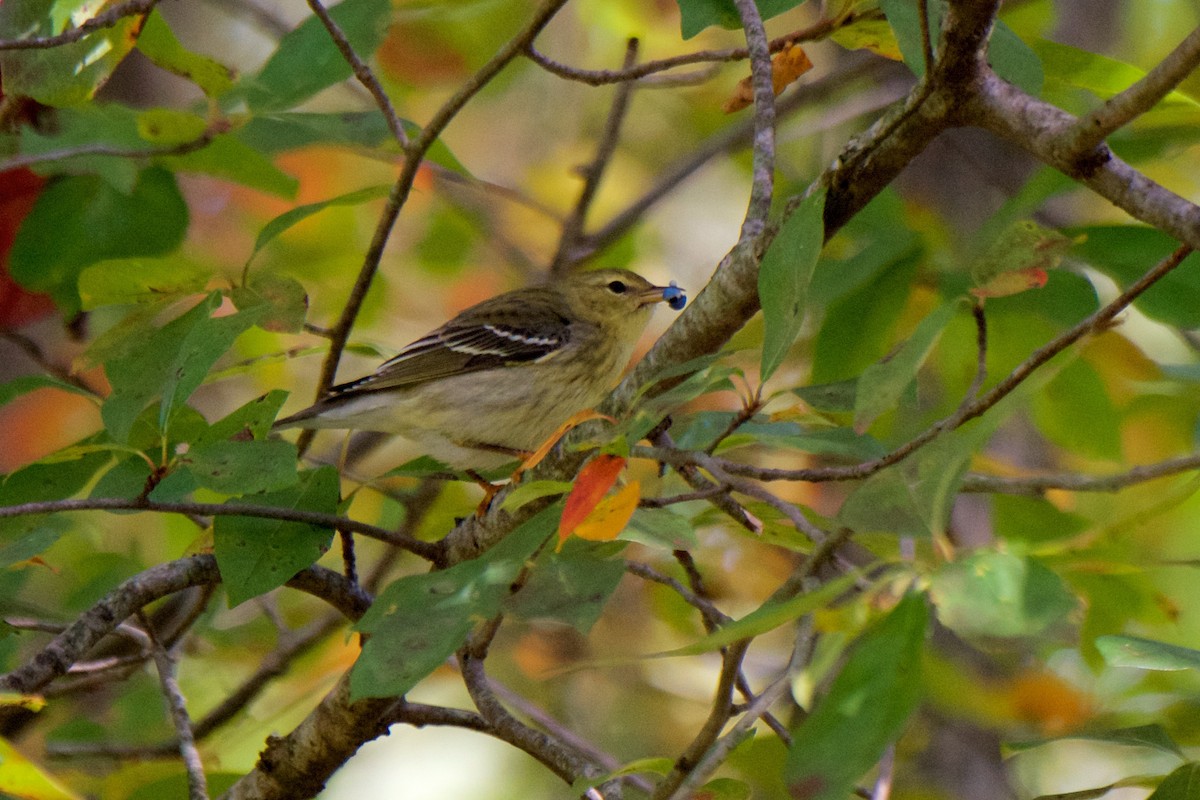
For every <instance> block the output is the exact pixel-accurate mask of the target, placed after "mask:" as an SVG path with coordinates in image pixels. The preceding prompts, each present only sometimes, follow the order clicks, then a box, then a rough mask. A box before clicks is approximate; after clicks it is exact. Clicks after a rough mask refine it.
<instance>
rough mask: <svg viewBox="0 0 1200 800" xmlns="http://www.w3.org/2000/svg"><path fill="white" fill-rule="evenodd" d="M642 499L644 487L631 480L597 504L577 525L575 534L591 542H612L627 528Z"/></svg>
mask: <svg viewBox="0 0 1200 800" xmlns="http://www.w3.org/2000/svg"><path fill="white" fill-rule="evenodd" d="M641 499H642V487H641V486H639V485H638V482H637V481H630V482H629V483H628V484H626V485H625V486H622V487H621V488H620V489H619V490H617V493H616V494H612V495H609V496H608V497H606V498H604V499H603V500H601V501H600V502H599V503H597V504H596V507H595V508H594V509H592V513H591V514H588V516H587V519H585V520H584V521H583V522H581V523H579V524H578V525H576V526H575V535H576V536H578V537H579V538H580V539H587V540H588V541H591V542H611V541H612V540H613V539H616V538H617V536H619V535H620V534H621V531H623V530H625V526H626V525H628V524H629V518H630V517H632V516H633V512H634V511H636V510H637V507H638V501H639V500H641Z"/></svg>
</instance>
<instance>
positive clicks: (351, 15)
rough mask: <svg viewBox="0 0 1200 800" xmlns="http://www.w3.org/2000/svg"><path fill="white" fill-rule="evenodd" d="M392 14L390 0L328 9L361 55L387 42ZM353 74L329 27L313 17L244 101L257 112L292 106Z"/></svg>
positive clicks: (347, 0) (349, 0) (355, 0)
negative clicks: (334, 41)
mask: <svg viewBox="0 0 1200 800" xmlns="http://www.w3.org/2000/svg"><path fill="white" fill-rule="evenodd" d="M391 13H392V6H391V3H390V1H389V0H342V2H340V3H338V4H337V5H336V6H333V7H331V8H330V9H329V15H330V16H331V17H332V18H333V20H334V21H335V22H337V24H338V27H340V28H341V29H342V32H343V33H344V34H345V35H346V40H347V41H348V42H349V43H350V46H351V47H353V48H354V50H355V52H357V53H358V55H359V56H360V57H362V58H370V57H371V54H373V53H374V52H375V50H376V48H378V47H379V44H380V43H381V42H382V41H383V36H384V34H385V33H386V32H387V25H388V22H389V20H390V18H391ZM351 74H352V72H351V70H350V65H349V64H347V63H346V59H345V58H343V57H342V54H341V53H339V52H338V49H337V47H336V46H335V45H334V43H333V41H332V40H331V39H330V38H329V33H328V32H327V31H326V30H325V26H324V25H322V24H321V21H320V20H319V19H317V18H316V17H315V16H312V17H309V18H308V19H306V20H305V21H304V22H303V23H301V24H300V25H299V26H298V27H297V28H295V29H294V30H292V31H291V32H289V33H288V34H287V35H286V36H284V37H283V39H281V40H280V42H279V47H277V48H276V50H275V52H274V54H272V56H271V57H270V59H268V60H267V63H266V64H265V65H264V66H263V68H262V70H261V71H260V72H259V73H258V75H257V76H255V77H254V79H253V80H251V81H249V82H248V83H249V85H248V86H247V89H246V100H247V102H248V103H249V104H250V106H251V107H252V108H254V109H255V110H261V111H270V110H278V109H285V108H291V107H292V106H295V105H297V104H299V103H301V102H303V101H305V100H307V99H308V98H310V97H312V96H313V95H314V94H316V93H317V92H319V91H321V90H322V89H325V88H327V87H330V86H333V85H334V84H336V83H341V82H342V81H344V80H346V79H347V78H349V77H350V76H351Z"/></svg>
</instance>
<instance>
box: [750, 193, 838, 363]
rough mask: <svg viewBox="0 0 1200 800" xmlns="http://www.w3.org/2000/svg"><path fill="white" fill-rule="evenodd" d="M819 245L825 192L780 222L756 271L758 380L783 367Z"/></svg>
mask: <svg viewBox="0 0 1200 800" xmlns="http://www.w3.org/2000/svg"><path fill="white" fill-rule="evenodd" d="M824 240H825V191H824V190H823V189H821V190H818V191H815V192H813V193H812V194H810V195H809V196H808V197H806V198H804V201H803V202H802V203H801V204H800V206H799V207H798V208H797V209H796V210H795V211H794V212H793V213H792V215H791V216H789V217H788V218H787V219H785V220H784V221H783V224H782V226H781V227H780V229H779V233H778V235H776V237H775V239H774V240H773V241H772V242H771V246H770V247H769V248H768V249H767V252H766V255H764V256H763V259H762V264H761V265H760V266H759V270H758V298H759V302H760V303H761V304H762V310H763V326H764V339H763V349H762V365H761V372H762V380H763V381H766V380H767V379H769V378H770V377H771V375H773V374H774V373H775V370H776V369H778V368H779V365H780V364H782V363H783V359H784V357H785V356H786V355H787V351H788V349H789V348H791V346H792V342H794V341H795V340H796V335H797V334H798V333H799V332H800V324H801V323H802V322H803V321H804V311H805V304H806V300H807V297H808V284H809V281H810V280H812V274H813V270H814V269H815V268H816V266H817V259H818V258H819V257H820V255H821V245H822V243H823V242H824Z"/></svg>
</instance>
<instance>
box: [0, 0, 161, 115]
mask: <svg viewBox="0 0 1200 800" xmlns="http://www.w3.org/2000/svg"><path fill="white" fill-rule="evenodd" d="M99 9H100V5H99V4H96V3H93V2H89V0H21V2H14V3H0V39H24V38H31V37H38V36H54V35H56V34H58V33H61V32H62V31H63V29H64V28H66V27H69V26H68V25H66V24H61V23H60V24H56V19H55V18H56V17H57V19H59V20H62V22H63V23H65V22H66V20H65V19H63V18H64V17H66V18H68V19H69V20H70V23H71V25H76V24H79V23H80V22H82V21H84V20H86V19H89V18H90V17H92V16H94V15H95V13H96V12H97V11H99ZM80 12H83V13H80ZM139 24H140V19H139V18H138V17H136V16H128V17H125V18H123V19H121V20H120V21H118V22H117V23H116V24H115V25H113V26H110V27H106V28H102V29H100V30H98V31H95V32H94V33H90V34H88V35H87V36H85V37H83V38H82V39H80V40H79V41H77V42H72V43H70V44H64V45H60V46H58V47H48V48H35V49H29V50H5V51H0V75H3V76H4V94H6V95H8V96H10V97H13V96H26V97H32V98H33V99H35V100H37V101H38V102H39V103H43V104H45V105H48V106H72V105H78V104H81V103H86V102H87V101H88V100H91V99H92V96H93V95H94V94H95V93H96V90H97V89H99V88H100V87H101V86H103V85H104V83H105V81H107V80H108V78H109V76H110V75H111V74H112V71H113V70H114V69H116V67H117V65H118V64H120V63H121V61H122V60H124V58H125V56H126V55H128V54H129V51H130V50H132V49H133V45H134V42H135V41H136V39H137V29H138V26H139Z"/></svg>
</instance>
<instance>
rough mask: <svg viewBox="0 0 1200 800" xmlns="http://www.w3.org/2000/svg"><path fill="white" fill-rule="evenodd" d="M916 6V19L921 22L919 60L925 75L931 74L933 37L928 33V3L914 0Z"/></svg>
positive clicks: (924, 0) (923, 0)
mask: <svg viewBox="0 0 1200 800" xmlns="http://www.w3.org/2000/svg"><path fill="white" fill-rule="evenodd" d="M914 2H915V3H916V4H917V19H919V20H920V21H921V58H922V59H923V60H924V63H925V74H926V75H928V74H929V73H931V72H933V37H932V36H931V35H930V33H929V3H928V2H927V0H914Z"/></svg>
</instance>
